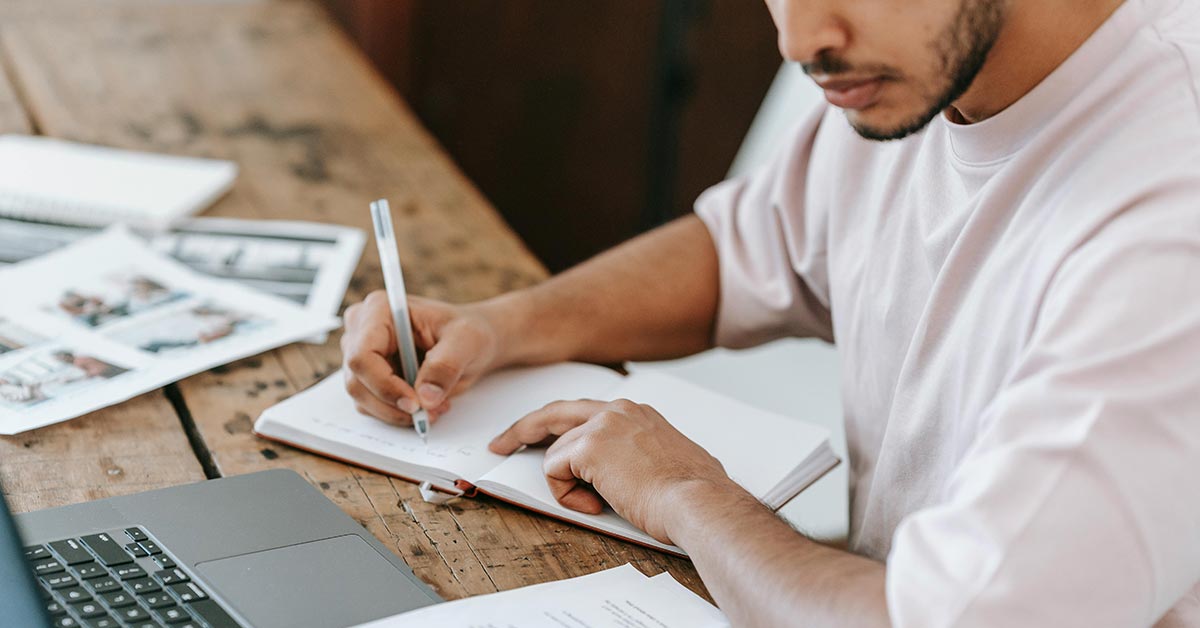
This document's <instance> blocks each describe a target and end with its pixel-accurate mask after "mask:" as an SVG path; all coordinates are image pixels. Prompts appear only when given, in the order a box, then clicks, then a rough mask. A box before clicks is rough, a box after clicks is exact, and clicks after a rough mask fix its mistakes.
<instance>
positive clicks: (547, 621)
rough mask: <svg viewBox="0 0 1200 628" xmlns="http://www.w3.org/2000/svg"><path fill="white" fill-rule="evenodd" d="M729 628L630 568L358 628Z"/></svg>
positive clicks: (667, 581)
mask: <svg viewBox="0 0 1200 628" xmlns="http://www.w3.org/2000/svg"><path fill="white" fill-rule="evenodd" d="M409 626H414V627H415V626H421V627H425V626H439V627H444V628H483V627H490V626H496V627H501V626H505V627H507V626H521V628H562V627H563V626H587V627H588V628H629V627H630V626H657V627H658V628H725V627H728V626H729V620H728V619H726V618H725V615H724V614H722V613H721V611H720V610H718V609H717V608H716V607H714V606H712V605H711V604H709V603H708V602H705V601H704V600H703V599H701V598H700V597H698V596H696V595H695V594H693V593H692V592H690V591H688V590H687V589H686V588H684V587H683V586H682V585H680V584H679V583H677V582H676V581H675V580H674V579H673V578H671V577H670V576H667V577H666V578H663V577H661V576H656V577H654V578H647V577H646V576H644V575H642V573H641V572H640V571H638V570H637V569H636V568H634V567H633V566H632V565H628V564H626V565H622V566H620V567H616V568H613V569H609V570H606V571H601V572H597V573H594V574H590V575H587V576H580V577H578V578H571V579H569V580H559V581H557V582H547V583H545V584H536V585H533V586H528V587H522V588H520V589H513V590H511V591H503V592H500V593H492V594H489V595H480V596H476V597H471V598H466V599H462V600H457V601H454V602H445V603H443V604H436V605H434V606H426V607H424V608H421V609H417V610H415V611H410V612H407V613H403V614H401V615H395V616H392V617H388V618H385V619H380V620H377V621H373V622H370V623H367V624H362V625H361V626H360V627H359V628H407V627H409Z"/></svg>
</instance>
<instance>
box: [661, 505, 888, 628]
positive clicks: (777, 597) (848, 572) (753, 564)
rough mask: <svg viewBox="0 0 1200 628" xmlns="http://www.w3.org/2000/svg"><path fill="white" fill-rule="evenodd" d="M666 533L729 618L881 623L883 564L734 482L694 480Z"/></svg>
mask: <svg viewBox="0 0 1200 628" xmlns="http://www.w3.org/2000/svg"><path fill="white" fill-rule="evenodd" d="M676 501H677V503H676V504H674V506H675V512H677V513H678V514H677V515H676V517H675V520H674V521H673V522H672V523H671V524H670V536H671V540H672V541H673V542H674V543H676V544H677V545H679V546H680V547H682V548H683V549H684V550H686V551H687V552H688V555H689V556H691V558H692V561H693V562H694V563H695V565H696V568H697V570H698V571H699V572H700V577H701V578H702V579H703V580H704V583H705V585H706V586H707V587H708V590H709V592H710V593H712V595H713V598H714V599H715V600H716V601H717V604H718V605H719V606H720V607H721V609H722V610H723V611H724V612H725V613H726V615H728V616H729V618H730V619H731V620H732V622H733V625H735V626H789V625H795V624H796V623H797V622H799V621H801V620H803V624H804V625H806V626H887V625H889V622H888V615H887V604H886V598H885V595H884V576H885V568H884V566H883V565H882V564H880V563H878V562H875V561H872V560H869V559H867V558H863V557H861V556H856V555H854V554H850V553H848V552H844V551H841V550H836V549H833V548H829V547H826V546H823V545H820V544H818V543H816V542H814V541H811V540H809V539H807V538H805V537H804V536H802V535H801V534H799V533H798V532H796V531H794V530H792V529H791V527H789V526H788V525H787V524H786V523H784V522H783V521H782V520H781V519H779V517H777V516H776V515H775V514H774V513H772V512H771V511H770V510H768V509H767V508H766V507H764V506H762V505H761V504H759V503H758V502H757V501H756V500H755V499H754V498H753V497H752V496H751V495H750V494H748V493H746V492H745V491H743V490H741V489H740V488H739V487H737V486H736V485H732V484H730V485H721V486H718V487H712V486H711V485H695V486H692V487H689V488H687V489H685V490H684V491H683V492H681V494H680V495H679V498H678V499H677V500H676Z"/></svg>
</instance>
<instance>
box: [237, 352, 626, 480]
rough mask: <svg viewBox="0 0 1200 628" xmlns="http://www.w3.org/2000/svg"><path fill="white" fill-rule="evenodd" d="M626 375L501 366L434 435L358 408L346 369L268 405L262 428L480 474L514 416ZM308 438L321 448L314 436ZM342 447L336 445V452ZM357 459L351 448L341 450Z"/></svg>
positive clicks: (459, 473) (585, 368)
mask: <svg viewBox="0 0 1200 628" xmlns="http://www.w3.org/2000/svg"><path fill="white" fill-rule="evenodd" d="M620 380H621V376H620V375H618V374H617V373H615V372H613V371H611V370H609V369H606V368H603V367H598V366H591V365H585V364H570V363H568V364H556V365H553V366H543V367H534V368H524V369H511V370H506V371H501V372H498V373H495V374H492V375H489V376H487V377H485V378H484V379H482V380H480V381H479V382H478V383H476V384H475V386H474V387H473V388H471V389H470V390H468V391H467V392H465V393H463V394H462V395H459V396H457V397H455V398H454V399H453V400H452V401H451V410H450V411H449V412H447V413H446V414H445V415H443V416H441V417H440V418H439V419H438V421H437V423H435V424H434V425H433V426H432V428H431V429H430V430H429V440H428V443H422V442H421V438H420V437H419V436H417V433H416V432H415V431H414V430H413V429H412V428H401V427H395V426H392V425H388V424H386V423H384V422H382V421H378V420H376V419H373V418H370V417H367V416H364V415H362V414H359V413H358V411H357V410H355V407H354V400H353V399H351V397H350V395H349V394H347V393H346V389H345V386H344V384H343V382H344V379H343V374H342V373H341V372H340V371H339V372H337V373H335V374H334V375H332V376H330V377H329V378H327V379H325V380H324V381H322V382H321V383H319V384H317V385H316V386H313V387H312V388H310V389H308V390H306V391H304V392H302V393H300V394H297V395H295V396H293V397H291V398H290V399H287V400H285V401H283V402H281V403H279V404H278V405H275V406H273V407H271V408H268V409H267V411H265V412H264V413H263V416H262V417H261V418H260V419H259V421H258V424H257V425H256V426H255V429H256V430H257V431H258V432H259V433H261V434H263V435H265V436H277V437H278V436H279V434H278V433H277V432H278V428H277V427H273V426H272V424H275V425H276V426H278V425H283V426H286V427H287V428H289V431H293V432H299V433H300V434H302V435H303V434H308V435H311V436H316V437H317V438H319V439H322V440H325V441H328V442H332V443H338V444H340V445H342V446H345V447H349V448H350V449H351V450H357V451H360V452H366V453H368V454H370V455H372V456H378V457H382V458H389V459H398V460H402V461H404V462H407V463H410V464H415V465H421V466H425V467H431V468H436V469H442V470H445V471H448V472H451V473H452V474H454V475H455V476H456V477H457V478H462V479H466V480H475V479H477V478H479V477H480V476H482V475H483V474H484V473H486V472H487V471H488V470H489V469H491V468H492V467H494V466H496V465H497V464H499V463H501V462H503V461H504V457H503V456H497V455H496V454H493V453H491V452H490V451H488V449H487V445H488V443H490V442H491V440H492V439H493V438H495V437H496V435H497V434H499V433H500V432H502V431H504V429H505V428H507V427H508V426H509V425H511V424H512V423H513V422H514V421H516V420H517V419H519V418H521V417H522V416H524V415H525V414H527V413H529V412H532V411H533V410H536V409H538V408H540V407H542V406H544V405H545V404H547V403H549V402H551V401H554V400H556V399H575V398H579V397H596V396H599V395H600V394H601V393H602V392H603V391H605V390H607V389H610V388H612V386H613V384H614V383H616V382H619V381H620ZM297 444H299V445H302V446H309V447H311V448H314V449H316V448H318V447H316V446H314V445H312V444H310V443H305V442H297ZM329 453H335V452H329ZM335 455H338V456H339V457H347V458H348V459H350V460H351V461H352V462H359V463H360V464H366V462H365V461H363V460H355V459H354V458H353V457H352V454H347V453H345V452H336V453H335Z"/></svg>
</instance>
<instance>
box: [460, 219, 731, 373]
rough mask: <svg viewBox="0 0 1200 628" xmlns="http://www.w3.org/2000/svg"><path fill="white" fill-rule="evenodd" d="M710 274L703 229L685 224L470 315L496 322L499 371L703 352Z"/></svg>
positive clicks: (708, 328) (695, 222)
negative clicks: (519, 366) (507, 366)
mask: <svg viewBox="0 0 1200 628" xmlns="http://www.w3.org/2000/svg"><path fill="white" fill-rule="evenodd" d="M717 273H718V269H717V254H716V249H715V247H714V246H713V243H712V239H711V238H710V236H709V234H708V230H707V228H706V227H705V226H704V224H703V223H702V222H701V221H700V219H699V218H697V217H695V216H687V217H684V218H681V219H679V220H676V221H674V222H672V223H670V224H667V225H665V226H663V227H660V228H658V229H655V230H654V231H651V232H649V233H646V234H644V235H642V236H639V237H637V238H635V239H633V240H631V241H629V242H626V243H624V244H622V245H620V246H618V247H616V248H614V249H612V250H610V251H607V252H605V253H603V254H601V255H599V256H597V257H595V258H593V259H591V260H589V261H587V262H584V263H583V264H580V265H579V266H576V267H575V268H572V269H571V270H568V271H566V272H564V273H562V274H560V275H558V276H555V277H553V278H551V279H549V280H547V281H546V282H544V283H542V284H540V285H537V286H534V287H533V288H529V289H527V290H521V291H518V292H514V293H510V294H507V295H504V296H501V297H498V298H496V299H492V300H490V301H486V302H484V303H481V304H479V307H480V308H481V309H482V310H484V311H487V312H489V313H490V318H492V319H493V320H497V321H502V322H501V323H499V324H500V325H501V326H502V327H501V329H500V330H499V332H500V335H501V337H502V345H503V346H502V348H501V351H500V353H501V358H500V362H501V363H502V364H544V363H550V362H558V361H563V360H580V361H586V362H618V361H622V360H653V359H666V358H673V357H680V356H684V355H690V354H692V353H696V352H699V351H703V350H704V349H707V348H709V347H710V346H711V342H712V329H713V323H714V319H715V316H716V310H717V295H718V275H717Z"/></svg>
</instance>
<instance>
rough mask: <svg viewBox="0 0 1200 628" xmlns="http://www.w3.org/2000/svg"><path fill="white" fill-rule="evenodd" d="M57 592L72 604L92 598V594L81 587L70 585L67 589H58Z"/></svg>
mask: <svg viewBox="0 0 1200 628" xmlns="http://www.w3.org/2000/svg"><path fill="white" fill-rule="evenodd" d="M58 594H59V595H61V596H62V599H64V600H66V602H67V603H68V604H74V603H75V602H83V601H84V600H90V599H92V594H91V593H88V592H87V591H84V590H83V587H70V588H68V589H63V590H61V591H59V592H58Z"/></svg>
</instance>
